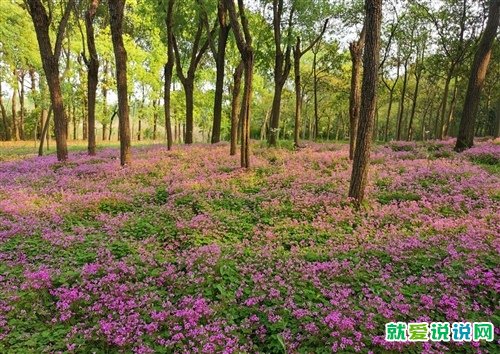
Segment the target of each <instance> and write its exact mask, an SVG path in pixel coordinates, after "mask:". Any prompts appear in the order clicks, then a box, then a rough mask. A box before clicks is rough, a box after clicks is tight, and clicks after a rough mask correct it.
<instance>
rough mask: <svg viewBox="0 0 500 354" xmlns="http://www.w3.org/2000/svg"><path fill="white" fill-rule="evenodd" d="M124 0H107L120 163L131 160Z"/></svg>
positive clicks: (128, 162)
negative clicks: (114, 73)
mask: <svg viewBox="0 0 500 354" xmlns="http://www.w3.org/2000/svg"><path fill="white" fill-rule="evenodd" d="M124 8H125V0H109V13H110V24H111V38H112V41H113V51H114V53H115V61H116V85H117V91H118V121H119V134H120V163H121V165H122V166H124V165H127V164H130V163H131V161H132V157H131V151H130V123H129V106H128V92H127V51H126V50H125V46H124V44H123V36H122V34H123V12H124Z"/></svg>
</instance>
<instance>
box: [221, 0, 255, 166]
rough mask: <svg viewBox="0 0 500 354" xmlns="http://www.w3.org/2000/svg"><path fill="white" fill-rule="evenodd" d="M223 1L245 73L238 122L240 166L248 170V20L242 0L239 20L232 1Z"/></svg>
mask: <svg viewBox="0 0 500 354" xmlns="http://www.w3.org/2000/svg"><path fill="white" fill-rule="evenodd" d="M224 1H225V3H226V8H227V9H228V12H229V19H230V23H231V28H232V29H233V33H234V37H235V39H236V45H237V47H238V51H239V52H240V55H241V60H242V62H243V66H244V72H245V83H244V89H243V99H242V104H241V110H240V120H241V126H242V134H241V153H240V155H241V156H240V164H241V167H243V168H250V116H251V102H252V83H253V65H254V52H253V48H252V36H251V35H250V29H249V25H248V18H247V16H246V14H245V5H244V4H243V0H238V9H239V19H238V15H237V14H236V9H235V6H234V2H233V0H224ZM240 23H241V24H240Z"/></svg>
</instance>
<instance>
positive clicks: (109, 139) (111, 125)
mask: <svg viewBox="0 0 500 354" xmlns="http://www.w3.org/2000/svg"><path fill="white" fill-rule="evenodd" d="M117 113H118V110H116V109H115V111H114V112H113V114H112V115H111V119H110V121H109V135H108V141H111V137H112V136H113V121H114V119H115V116H116V114H117ZM118 141H120V131H119V130H118Z"/></svg>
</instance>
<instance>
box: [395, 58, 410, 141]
mask: <svg viewBox="0 0 500 354" xmlns="http://www.w3.org/2000/svg"><path fill="white" fill-rule="evenodd" d="M404 70H405V73H404V75H403V88H402V90H401V99H400V101H399V112H398V113H399V114H398V130H397V134H396V140H398V141H399V140H401V132H402V130H403V114H404V110H405V96H406V86H407V84H408V57H407V58H406V60H405V62H404Z"/></svg>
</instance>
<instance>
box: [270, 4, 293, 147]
mask: <svg viewBox="0 0 500 354" xmlns="http://www.w3.org/2000/svg"><path fill="white" fill-rule="evenodd" d="M291 6H292V8H291V9H290V14H289V18H288V25H287V44H286V45H285V51H283V48H282V45H281V43H282V41H283V38H282V33H281V21H282V15H283V10H284V5H283V0H273V30H274V32H273V33H274V47H275V56H274V97H273V105H272V110H271V124H270V128H269V138H268V140H269V141H268V143H269V145H270V146H276V143H277V140H278V136H279V123H280V115H281V95H282V93H283V86H284V85H285V82H286V80H287V78H288V75H289V74H290V69H291V52H292V44H291V41H290V39H291V31H292V20H293V13H294V11H295V9H294V5H291Z"/></svg>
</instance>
